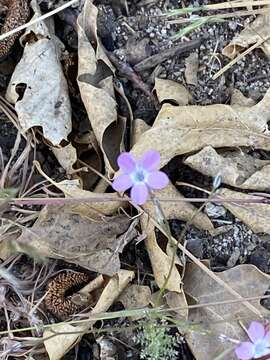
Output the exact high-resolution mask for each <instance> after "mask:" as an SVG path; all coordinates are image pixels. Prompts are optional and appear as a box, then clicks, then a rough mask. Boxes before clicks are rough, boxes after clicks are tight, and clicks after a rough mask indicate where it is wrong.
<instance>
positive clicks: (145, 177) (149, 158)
mask: <svg viewBox="0 0 270 360" xmlns="http://www.w3.org/2000/svg"><path fill="white" fill-rule="evenodd" d="M159 162H160V155H159V153H158V152H157V151H155V150H149V151H147V152H146V153H145V154H144V156H143V157H142V159H140V160H139V161H136V160H135V159H134V157H133V155H132V154H131V153H128V152H124V153H122V154H120V155H119V156H118V159H117V163H118V165H119V168H120V170H121V172H122V175H119V176H118V177H117V178H116V179H115V180H114V181H113V183H112V187H113V189H114V190H116V191H126V190H128V189H129V188H131V192H130V196H131V199H132V201H133V202H134V203H135V204H138V205H142V204H144V203H145V202H146V201H147V199H148V196H149V191H150V190H151V189H155V190H156V189H162V188H164V187H165V186H167V185H168V183H169V179H168V176H167V175H166V174H165V173H164V172H162V171H158V170H157V169H158V165H159Z"/></svg>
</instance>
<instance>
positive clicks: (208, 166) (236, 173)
mask: <svg viewBox="0 0 270 360" xmlns="http://www.w3.org/2000/svg"><path fill="white" fill-rule="evenodd" d="M184 163H185V164H186V165H188V166H190V167H192V169H195V170H197V171H199V172H201V173H202V174H204V175H207V176H212V177H215V176H217V175H220V176H221V179H222V182H223V183H225V184H228V185H231V186H235V187H238V188H240V189H251V190H262V191H263V190H267V189H270V162H269V161H264V160H259V159H256V158H254V157H253V156H250V155H247V154H245V153H243V152H240V151H233V152H227V153H224V152H223V153H222V154H219V153H218V152H217V151H216V150H215V149H213V148H212V147H211V146H206V147H205V148H203V149H202V150H201V151H199V152H198V153H196V154H195V155H191V156H189V157H188V158H187V159H186V160H185V161H184Z"/></svg>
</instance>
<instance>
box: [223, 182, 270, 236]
mask: <svg viewBox="0 0 270 360" xmlns="http://www.w3.org/2000/svg"><path fill="white" fill-rule="evenodd" d="M218 194H219V195H221V196H222V198H224V199H240V200H241V199H243V201H244V200H245V199H254V200H255V201H256V200H257V201H258V196H254V195H253V196H252V195H249V194H244V193H240V192H237V191H232V190H229V189H220V190H219V191H218ZM223 206H224V207H225V208H226V209H228V210H229V211H230V212H231V213H232V214H233V215H234V216H236V217H237V218H238V219H240V220H242V221H243V222H244V223H245V224H247V226H249V227H250V228H251V230H252V231H253V232H255V233H267V234H270V221H269V219H270V205H269V204H260V203H257V204H256V203H241V202H240V203H239V202H237V203H236V202H233V200H232V201H231V202H224V203H223Z"/></svg>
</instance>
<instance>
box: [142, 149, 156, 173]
mask: <svg viewBox="0 0 270 360" xmlns="http://www.w3.org/2000/svg"><path fill="white" fill-rule="evenodd" d="M159 162H160V155H159V152H157V151H156V150H148V151H147V152H146V153H145V154H144V156H143V158H142V160H141V162H140V163H141V166H142V167H143V168H144V169H145V170H148V171H151V170H156V169H157V168H158V165H159Z"/></svg>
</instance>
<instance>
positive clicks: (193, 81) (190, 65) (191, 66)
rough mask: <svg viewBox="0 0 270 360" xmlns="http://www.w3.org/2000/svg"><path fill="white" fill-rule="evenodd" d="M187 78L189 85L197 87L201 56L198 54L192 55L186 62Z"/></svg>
mask: <svg viewBox="0 0 270 360" xmlns="http://www.w3.org/2000/svg"><path fill="white" fill-rule="evenodd" d="M185 65H186V69H185V78H186V82H187V84H190V85H194V86H197V84H198V70H199V55H198V54H197V53H192V54H190V55H189V56H188V57H187V58H186V60H185Z"/></svg>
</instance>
